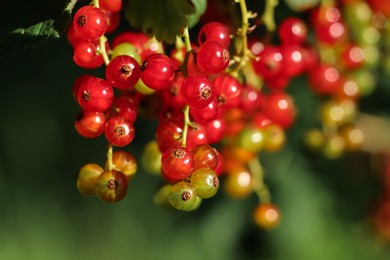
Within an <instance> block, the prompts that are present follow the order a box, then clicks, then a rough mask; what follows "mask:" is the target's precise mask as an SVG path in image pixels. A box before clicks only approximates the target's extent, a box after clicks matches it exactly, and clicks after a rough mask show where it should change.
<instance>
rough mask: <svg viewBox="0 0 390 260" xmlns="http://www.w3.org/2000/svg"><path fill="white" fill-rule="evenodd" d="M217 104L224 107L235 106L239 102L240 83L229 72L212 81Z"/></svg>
mask: <svg viewBox="0 0 390 260" xmlns="http://www.w3.org/2000/svg"><path fill="white" fill-rule="evenodd" d="M213 85H214V89H215V96H216V97H217V100H218V104H219V105H220V106H223V107H224V108H230V107H235V106H237V105H239V104H240V102H241V93H242V84H241V83H240V82H239V81H238V80H237V79H235V78H233V77H232V76H230V75H229V74H221V75H219V76H218V77H216V78H215V79H214V81H213Z"/></svg>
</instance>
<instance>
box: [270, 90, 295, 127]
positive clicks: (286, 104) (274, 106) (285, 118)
mask: <svg viewBox="0 0 390 260" xmlns="http://www.w3.org/2000/svg"><path fill="white" fill-rule="evenodd" d="M264 112H265V114H266V116H267V117H268V118H269V119H270V120H271V121H272V122H273V123H275V124H278V125H280V126H281V127H283V128H288V127H290V126H291V125H292V123H293V122H294V120H295V115H296V111H295V105H294V102H293V99H292V97H291V96H289V95H288V94H287V93H285V92H282V91H274V92H271V93H270V94H269V95H268V96H267V97H266V101H265V104H264Z"/></svg>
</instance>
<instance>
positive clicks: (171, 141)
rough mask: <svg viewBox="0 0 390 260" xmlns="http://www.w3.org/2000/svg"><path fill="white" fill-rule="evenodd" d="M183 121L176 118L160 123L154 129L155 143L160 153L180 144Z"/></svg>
mask: <svg viewBox="0 0 390 260" xmlns="http://www.w3.org/2000/svg"><path fill="white" fill-rule="evenodd" d="M182 132H183V121H182V120H179V119H177V118H170V119H164V120H162V121H160V122H159V123H158V125H157V129H156V141H157V144H158V147H159V149H160V151H161V152H165V150H167V149H168V148H169V147H171V146H178V145H180V143H181V137H182Z"/></svg>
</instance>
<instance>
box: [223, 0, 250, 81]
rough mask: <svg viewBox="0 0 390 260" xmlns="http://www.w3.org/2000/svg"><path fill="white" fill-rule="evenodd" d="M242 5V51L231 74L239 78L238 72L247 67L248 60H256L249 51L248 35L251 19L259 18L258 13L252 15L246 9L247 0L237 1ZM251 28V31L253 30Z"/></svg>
mask: <svg viewBox="0 0 390 260" xmlns="http://www.w3.org/2000/svg"><path fill="white" fill-rule="evenodd" d="M236 2H238V3H239V4H240V10H241V28H239V29H238V32H237V33H238V34H239V36H240V39H241V50H240V52H239V53H238V56H236V57H234V59H235V61H236V63H235V66H234V68H233V69H232V70H231V71H230V72H229V73H230V74H231V75H232V76H233V77H235V78H237V77H238V72H239V71H240V70H241V68H242V67H244V66H245V64H246V63H247V61H248V58H250V57H251V58H254V57H253V55H252V53H251V52H250V51H249V49H248V38H247V34H248V31H249V29H250V28H249V19H251V18H255V17H256V16H257V14H256V13H252V12H250V11H248V9H247V7H246V2H245V0H238V1H236ZM253 29H254V27H253V28H251V30H253Z"/></svg>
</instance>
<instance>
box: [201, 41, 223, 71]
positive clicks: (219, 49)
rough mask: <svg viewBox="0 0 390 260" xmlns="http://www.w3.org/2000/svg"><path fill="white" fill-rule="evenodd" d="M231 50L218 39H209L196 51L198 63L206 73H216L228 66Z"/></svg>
mask: <svg viewBox="0 0 390 260" xmlns="http://www.w3.org/2000/svg"><path fill="white" fill-rule="evenodd" d="M229 61H230V54H229V51H228V50H227V49H226V48H225V47H224V46H223V45H222V44H220V43H219V42H217V41H207V42H205V43H204V44H203V45H201V46H200V47H199V49H198V50H197V51H196V63H197V64H198V66H199V68H200V69H201V70H202V71H203V72H204V73H206V74H215V73H219V72H221V71H223V70H224V69H226V68H227V66H228V65H229Z"/></svg>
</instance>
